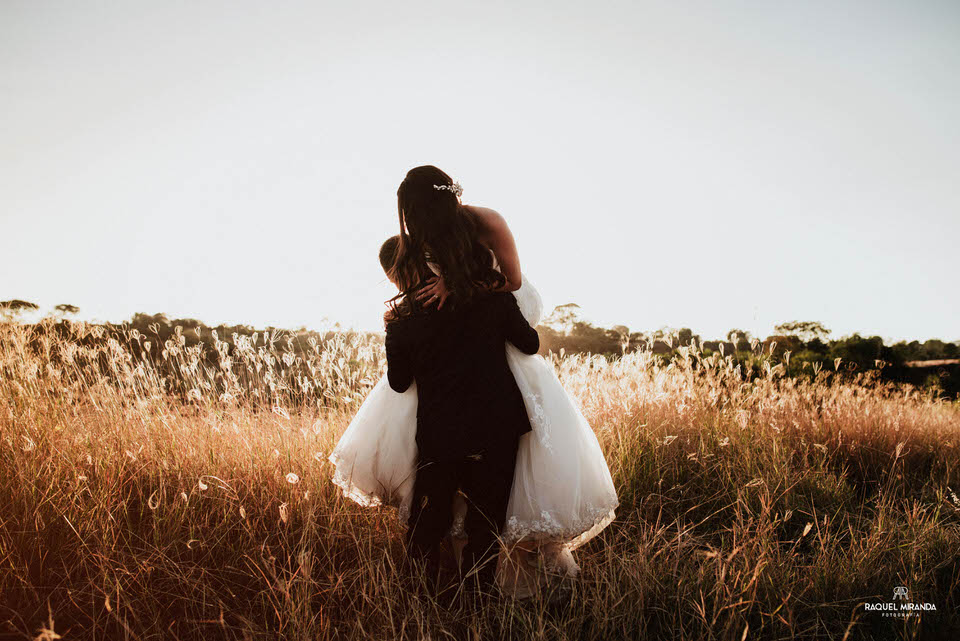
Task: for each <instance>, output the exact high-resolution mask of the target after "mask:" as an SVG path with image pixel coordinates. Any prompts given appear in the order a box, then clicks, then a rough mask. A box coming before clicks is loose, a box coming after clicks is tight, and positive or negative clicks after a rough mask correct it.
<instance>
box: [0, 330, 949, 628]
mask: <svg viewBox="0 0 960 641" xmlns="http://www.w3.org/2000/svg"><path fill="white" fill-rule="evenodd" d="M152 340H153V341H155V340H156V339H155V338H153V339H151V337H150V336H144V335H142V334H140V333H139V332H136V331H132V332H130V331H128V332H126V333H125V335H124V336H122V337H121V338H120V339H118V338H117V337H116V336H113V335H108V334H106V333H105V332H104V329H103V328H102V327H98V326H93V325H88V324H84V323H59V324H55V323H53V322H52V321H44V322H42V323H40V324H38V325H22V324H17V323H12V322H5V323H2V324H0V403H2V406H0V465H2V469H3V474H2V475H0V595H2V598H0V621H6V622H7V623H6V625H7V628H8V629H5V630H3V631H4V632H13V633H19V634H22V635H24V636H29V637H30V638H33V637H35V636H37V634H40V633H41V631H42V630H46V631H48V632H51V633H52V632H53V631H54V630H56V632H57V633H60V634H64V632H63V631H64V630H66V629H68V628H69V629H70V630H71V633H70V636H67V637H65V638H75V637H83V636H98V637H100V638H121V637H122V636H124V635H126V636H131V637H140V636H144V635H147V634H150V633H156V634H161V635H168V634H175V635H176V636H177V637H179V638H210V637H211V636H214V637H226V638H243V637H244V636H246V637H248V638H261V637H267V636H269V637H270V638H274V637H276V636H277V635H278V634H279V636H281V637H282V638H297V639H300V638H310V639H325V638H337V637H361V638H363V637H366V638H372V639H385V638H390V639H421V638H427V637H431V638H443V637H445V636H448V635H452V636H453V637H454V638H476V639H487V638H502V637H508V638H509V637H512V638H525V637H535V638H571V639H573V638H576V639H581V638H583V639H611V638H641V637H644V636H647V637H648V638H676V639H685V638H704V637H712V638H737V639H739V638H741V636H742V635H744V634H747V635H748V636H749V638H756V637H762V638H790V637H792V638H814V637H818V636H821V637H822V636H834V637H837V638H841V637H843V635H844V633H845V632H847V631H852V634H853V636H854V637H856V636H861V635H870V634H894V633H895V634H897V635H903V636H904V637H910V636H913V635H917V634H919V633H920V631H921V630H923V629H930V630H933V629H937V628H938V627H939V626H945V625H948V624H951V622H952V624H953V625H956V624H957V620H956V615H955V614H954V613H955V612H956V610H957V606H958V605H960V603H958V601H957V599H958V594H960V500H958V498H957V491H960V410H958V407H957V405H956V404H951V403H948V402H945V401H942V400H938V399H937V398H935V397H934V396H933V395H932V394H931V393H923V392H920V391H918V390H916V389H912V388H906V387H894V386H891V385H888V384H881V383H878V382H877V381H876V380H875V379H871V378H869V377H861V378H859V379H844V380H841V379H840V378H837V377H836V375H834V374H831V373H828V372H823V371H820V372H818V373H816V375H815V376H812V377H808V378H796V379H794V378H787V377H785V376H784V375H783V367H782V366H779V365H776V364H770V363H768V364H767V366H766V367H765V368H764V371H763V373H762V374H761V376H760V377H758V378H755V379H753V380H746V378H745V377H744V375H743V374H742V372H741V371H740V369H739V366H737V365H736V364H735V362H734V361H733V360H732V359H731V358H730V357H729V356H727V357H726V358H724V357H722V356H721V355H719V354H715V355H711V356H709V357H704V356H703V355H702V354H701V353H699V352H698V351H697V350H694V349H686V348H684V349H681V354H680V355H679V356H677V357H676V358H674V359H673V360H672V361H669V362H666V361H664V360H661V359H660V358H658V357H656V356H654V355H652V354H650V353H649V352H642V351H641V352H636V353H631V354H628V355H626V356H624V357H622V358H620V359H618V360H614V361H608V360H606V359H604V358H602V357H598V356H597V357H589V356H568V357H564V358H560V357H557V356H551V360H552V363H553V365H554V366H555V367H556V369H557V372H558V374H559V376H560V378H561V380H562V381H563V383H564V385H565V387H566V388H567V389H568V390H569V392H570V393H571V394H572V395H573V396H574V397H575V398H576V399H577V401H578V402H579V403H580V405H581V407H582V409H583V412H584V414H585V416H586V418H587V420H588V421H589V422H590V424H591V425H592V426H593V427H594V429H595V431H596V433H597V436H598V438H599V440H600V443H601V445H602V447H603V449H604V452H605V454H606V457H607V461H608V462H609V464H610V469H611V472H612V474H613V477H614V481H615V483H616V485H617V490H618V493H619V496H620V501H621V507H620V508H619V510H618V518H617V520H616V521H615V522H614V523H613V524H612V525H611V526H610V527H608V528H607V529H606V530H605V531H604V532H603V533H602V534H601V535H600V536H599V537H597V539H595V540H593V541H591V542H590V543H588V544H587V545H586V546H585V547H584V548H581V550H580V551H579V552H578V555H579V556H578V558H579V562H580V564H581V566H582V568H583V573H582V576H581V577H580V578H579V579H578V580H577V581H576V582H575V583H574V585H573V588H572V593H571V594H564V595H556V594H555V595H551V594H544V595H540V596H538V597H537V598H536V599H534V600H533V601H531V602H527V603H522V604H521V603H514V602H511V601H507V600H500V599H486V600H484V601H483V602H482V603H475V602H473V601H471V600H470V599H462V600H455V601H453V602H452V603H447V602H440V601H438V600H436V599H434V598H432V597H430V596H428V595H426V594H424V593H422V591H420V590H419V589H417V587H418V586H417V585H416V581H415V582H414V584H413V585H411V583H410V582H409V581H407V580H406V578H405V577H406V575H405V573H404V571H403V567H402V564H403V560H404V555H403V549H402V540H401V538H400V535H401V532H402V528H401V526H400V525H399V523H398V522H397V519H396V514H395V511H393V510H391V509H388V508H374V509H369V508H366V509H365V508H361V507H359V506H357V505H356V504H354V503H352V502H351V501H349V500H347V499H345V498H344V497H342V496H341V495H340V493H339V491H338V489H337V488H336V487H335V486H334V485H333V484H332V483H331V482H330V480H329V479H330V476H331V474H332V469H331V466H330V464H329V463H328V462H327V455H328V454H329V452H330V451H331V449H332V448H333V446H334V444H335V443H336V441H337V439H338V437H339V436H340V434H341V433H342V432H343V430H344V429H345V428H346V426H347V425H348V423H349V421H350V419H351V417H352V416H353V415H354V413H355V412H356V410H357V408H358V407H359V404H360V402H361V401H362V399H363V398H364V396H365V394H366V392H367V391H369V389H370V388H372V386H373V385H374V383H375V382H376V380H377V379H378V378H379V376H380V375H381V374H382V372H383V369H384V366H385V362H384V356H383V351H382V342H381V340H380V339H379V338H377V337H370V336H361V335H354V336H349V337H347V336H335V337H333V338H331V339H330V340H327V341H317V342H314V343H313V344H312V345H311V348H310V349H309V350H307V351H306V352H300V351H297V352H295V351H293V350H292V349H290V345H289V343H286V342H285V341H284V340H282V339H280V340H277V337H276V336H273V335H270V336H268V335H263V334H259V335H254V336H253V337H243V336H237V337H235V339H234V341H233V342H232V344H228V342H226V341H223V340H220V339H219V338H218V339H217V341H216V343H215V346H216V351H217V352H218V356H217V358H216V359H214V360H211V359H208V358H205V356H206V355H205V354H203V353H202V350H203V348H202V347H201V346H200V345H194V346H188V345H187V344H186V343H187V341H186V337H185V336H184V334H183V332H182V331H178V332H176V334H175V335H174V337H173V338H172V339H170V340H168V341H166V342H165V344H163V345H154V344H152V343H151V341H152ZM211 362H213V363H215V365H211V364H210V363H211ZM897 585H905V586H909V588H910V592H911V594H916V595H918V598H922V600H925V601H932V602H934V603H936V604H937V608H938V611H937V612H935V613H929V614H924V616H923V618H922V619H917V618H914V619H908V620H898V621H892V620H890V619H882V618H880V617H879V616H876V615H871V613H865V612H864V611H863V606H862V603H863V602H864V601H876V600H889V597H890V594H889V593H890V590H892V589H893V587H894V586H897ZM558 599H562V600H558ZM51 638H52V637H51Z"/></svg>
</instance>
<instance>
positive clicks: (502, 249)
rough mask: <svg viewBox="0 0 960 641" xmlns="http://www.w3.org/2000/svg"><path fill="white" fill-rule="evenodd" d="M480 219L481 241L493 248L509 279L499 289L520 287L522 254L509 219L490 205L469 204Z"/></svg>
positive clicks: (504, 273)
mask: <svg viewBox="0 0 960 641" xmlns="http://www.w3.org/2000/svg"><path fill="white" fill-rule="evenodd" d="M468 208H469V209H470V211H472V212H473V213H474V214H476V216H477V218H478V219H479V221H480V241H481V242H482V243H483V244H484V245H486V246H487V247H489V248H490V249H491V250H493V253H494V255H495V256H496V257H497V263H499V264H500V273H501V274H503V276H504V277H505V278H506V279H507V283H506V285H504V286H503V287H501V288H500V289H499V290H497V291H501V292H513V291H516V290H518V289H520V285H521V284H522V278H523V277H522V276H521V275H520V255H519V253H517V243H516V241H514V239H513V232H511V231H510V227H509V226H508V225H507V221H506V220H505V219H504V217H503V216H501V215H500V214H499V213H498V212H496V211H494V210H493V209H490V208H488V207H475V206H468Z"/></svg>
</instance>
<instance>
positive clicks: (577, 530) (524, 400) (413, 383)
mask: <svg viewBox="0 0 960 641" xmlns="http://www.w3.org/2000/svg"><path fill="white" fill-rule="evenodd" d="M461 191H462V190H461V188H460V185H459V184H456V183H454V182H453V181H452V180H451V178H450V177H449V176H448V175H447V174H445V173H444V172H442V171H441V170H439V169H437V168H436V167H433V166H430V165H427V166H422V167H416V168H414V169H411V170H410V171H409V172H408V173H407V175H406V177H405V178H404V180H403V182H402V183H401V184H400V187H399V189H398V190H397V208H398V212H399V219H400V234H399V235H398V236H394V237H392V238H390V239H388V240H387V241H386V242H385V243H384V244H383V246H382V248H381V250H380V262H381V265H382V266H383V268H384V271H385V272H386V273H387V276H388V277H389V278H390V280H391V281H392V282H393V283H394V284H395V285H396V286H397V289H398V290H399V293H398V294H397V296H396V297H394V298H393V299H392V300H391V301H389V310H388V312H387V313H386V315H385V316H384V320H385V324H386V351H387V375H386V376H385V377H384V378H383V379H381V380H380V381H379V382H378V383H377V385H376V386H375V387H374V388H373V390H372V391H371V392H370V394H369V396H368V397H367V399H366V400H365V401H364V403H363V405H362V406H361V407H360V410H359V411H358V412H357V415H356V417H355V418H354V420H353V421H352V422H351V424H350V426H349V427H348V428H347V430H346V431H345V432H344V434H343V436H342V437H341V438H340V441H339V442H338V444H337V446H336V448H335V449H334V451H333V452H332V453H331V455H330V460H331V462H332V463H333V464H334V466H335V471H334V476H333V481H334V483H336V484H337V485H338V486H340V487H341V488H342V490H343V492H344V494H345V495H346V496H348V497H350V498H352V499H353V500H355V501H357V502H358V503H360V504H362V505H381V504H387V505H393V506H396V507H398V508H399V511H400V520H401V523H403V524H404V525H406V526H407V533H406V544H407V551H408V554H409V556H410V557H411V559H414V560H419V561H422V562H424V564H425V566H426V567H427V568H428V569H429V570H430V572H431V574H432V575H433V576H436V573H437V572H438V571H439V568H440V566H441V565H442V563H441V559H440V554H441V549H442V548H443V547H444V546H443V544H444V542H449V543H450V544H451V547H452V552H453V557H454V559H455V560H456V564H457V567H458V568H459V571H460V573H461V576H469V577H472V581H471V584H472V585H479V586H481V587H482V588H484V589H486V588H489V587H490V586H492V585H494V584H496V585H497V586H498V587H499V588H500V590H501V591H503V592H504V593H507V594H511V595H514V596H517V597H521V598H522V597H526V596H530V595H532V594H533V593H534V592H536V591H537V589H538V588H539V587H541V586H542V585H543V584H544V583H546V582H548V581H549V580H550V579H551V578H555V577H559V578H562V577H569V576H575V575H576V574H577V573H578V571H579V567H578V565H577V563H576V561H575V560H574V557H573V550H574V549H575V548H576V547H577V546H579V545H581V544H583V543H584V542H586V541H587V540H589V539H590V538H592V537H594V536H596V534H597V533H598V532H600V530H602V529H603V528H604V527H606V526H607V525H608V524H609V523H610V522H611V521H612V520H613V518H614V510H615V508H616V507H617V505H618V501H617V495H616V491H615V489H614V486H613V481H612V479H611V477H610V471H609V469H608V468H607V464H606V461H605V460H604V457H603V452H602V451H601V449H600V446H599V444H598V442H597V438H596V436H595V435H594V433H593V431H592V429H591V428H590V426H589V424H588V423H587V422H586V420H585V419H584V417H583V415H582V414H581V412H580V410H579V409H578V408H577V406H576V405H575V404H574V403H573V401H572V399H571V398H570V397H569V396H568V395H567V393H566V391H565V390H564V389H563V386H562V385H561V384H560V381H559V380H558V379H557V376H556V373H555V372H554V370H553V367H552V366H551V365H550V364H549V363H547V362H546V361H544V360H543V359H542V358H541V357H540V356H537V355H536V352H537V350H538V348H539V338H538V336H537V333H536V330H534V329H533V328H534V327H535V326H536V324H537V322H538V321H539V318H540V315H541V312H542V303H541V301H540V296H539V294H538V293H537V291H536V290H535V289H534V288H533V286H532V285H530V283H529V281H528V280H527V279H526V278H525V277H523V275H522V274H521V271H520V261H519V258H518V255H517V249H516V245H515V243H514V240H513V236H512V234H511V233H510V230H509V227H508V226H507V225H506V222H505V221H504V220H503V218H502V217H501V216H500V215H499V214H497V213H496V212H495V211H493V210H490V209H486V208H481V207H472V206H467V205H463V204H462V203H461V202H460V194H461Z"/></svg>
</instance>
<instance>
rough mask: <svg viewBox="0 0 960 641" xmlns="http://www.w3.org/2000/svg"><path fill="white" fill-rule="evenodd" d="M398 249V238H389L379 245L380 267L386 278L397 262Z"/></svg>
mask: <svg viewBox="0 0 960 641" xmlns="http://www.w3.org/2000/svg"><path fill="white" fill-rule="evenodd" d="M399 248H400V236H391V237H390V238H388V239H386V240H385V241H383V244H382V245H380V266H381V267H383V271H384V272H386V274H387V276H389V275H390V273H391V272H392V271H393V267H394V265H395V264H396V262H397V249H399Z"/></svg>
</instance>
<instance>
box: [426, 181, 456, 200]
mask: <svg viewBox="0 0 960 641" xmlns="http://www.w3.org/2000/svg"><path fill="white" fill-rule="evenodd" d="M433 188H434V189H446V190H448V191H452V192H453V193H454V195H455V196H456V197H457V198H459V197H460V194H462V193H463V187H461V186H460V183H453V184H452V185H434V186H433Z"/></svg>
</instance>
